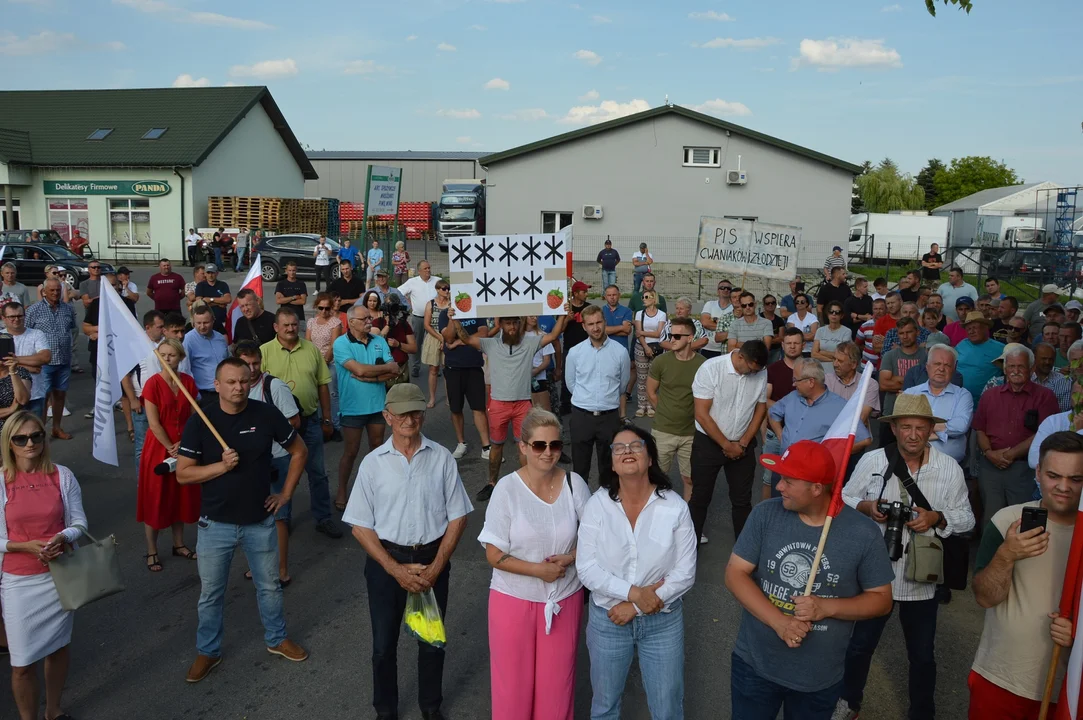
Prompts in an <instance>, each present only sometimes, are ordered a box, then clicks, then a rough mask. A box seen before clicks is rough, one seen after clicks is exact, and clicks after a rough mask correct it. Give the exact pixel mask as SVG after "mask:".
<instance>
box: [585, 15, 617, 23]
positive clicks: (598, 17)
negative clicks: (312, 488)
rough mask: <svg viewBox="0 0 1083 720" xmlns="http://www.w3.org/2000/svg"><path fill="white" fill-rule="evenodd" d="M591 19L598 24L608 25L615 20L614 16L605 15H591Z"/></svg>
mask: <svg viewBox="0 0 1083 720" xmlns="http://www.w3.org/2000/svg"><path fill="white" fill-rule="evenodd" d="M590 20H591V22H593V23H594V24H596V25H608V24H609V23H611V22H613V20H612V18H607V17H606V16H605V15H591V16H590Z"/></svg>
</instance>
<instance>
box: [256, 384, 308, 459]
mask: <svg viewBox="0 0 1083 720" xmlns="http://www.w3.org/2000/svg"><path fill="white" fill-rule="evenodd" d="M266 377H267V375H266V373H264V374H261V375H260V378H259V382H257V383H256V385H255V387H251V388H249V389H248V399H249V400H259V401H260V402H268V401H267V400H265V399H264V398H263V382H264V380H265V379H266ZM270 402H271V404H272V405H274V406H275V407H276V408H278V411H279V412H280V413H282V414H283V415H285V416H286V419H287V420H289V419H290V418H291V417H293V416H294V415H296V414H297V413H299V412H301V411H300V410H298V409H297V403H296V402H295V401H294V399H293V393H291V392H290V386H289V385H287V384H286V383H284V382H282V381H281V380H279V379H278V378H276V377H272V378H271V400H270ZM287 455H289V452H288V451H287V450H286V448H284V447H282V446H281V445H279V444H278V443H272V445H271V457H272V458H280V457H285V456H287Z"/></svg>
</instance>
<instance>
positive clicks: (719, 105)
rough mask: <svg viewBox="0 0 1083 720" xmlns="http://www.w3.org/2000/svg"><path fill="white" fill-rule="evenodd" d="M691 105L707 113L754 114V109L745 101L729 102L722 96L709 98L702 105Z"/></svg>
mask: <svg viewBox="0 0 1083 720" xmlns="http://www.w3.org/2000/svg"><path fill="white" fill-rule="evenodd" d="M690 107H691V109H692V110H695V111H696V112H701V113H705V114H707V115H720V116H723V117H726V116H730V117H734V116H736V117H741V116H744V115H751V114H752V111H751V110H749V109H748V106H747V105H745V104H744V103H739V102H729V101H727V100H722V99H721V98H715V99H714V100H708V101H707V102H705V103H703V104H702V105H692V106H690Z"/></svg>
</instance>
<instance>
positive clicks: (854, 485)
mask: <svg viewBox="0 0 1083 720" xmlns="http://www.w3.org/2000/svg"><path fill="white" fill-rule="evenodd" d="M887 472H888V463H887V454H886V453H885V452H884V451H883V450H874V451H872V452H867V453H865V454H864V455H863V456H862V457H861V459H860V460H859V461H858V463H857V467H855V468H854V474H853V475H852V476H851V477H850V481H849V482H848V483H846V485H845V486H843V488H842V499H843V502H845V503H846V504H847V505H849V506H850V507H852V508H855V509H856V508H857V504H858V503H860V502H863V501H865V500H873V501H875V500H877V499H878V498H881V497H882V498H883V499H884V500H888V501H891V500H902V493H901V491H900V485H901V483H900V481H899V480H898V479H897V478H896V477H895V475H890V476H889V477H888V479H887V482H886V483H885V482H884V476H885V474H887ZM915 481H916V482H917V485H918V487H919V488H921V493H922V494H923V495H924V496H925V499H926V500H928V501H929V503H930V504H931V505H932V509H933V510H936V511H938V512H941V513H943V514H944V520H945V522H946V526H945V528H944V529H943V530H938V531H936V532H937V534H938V535H939V536H940V537H947V536H948V535H957V534H959V533H964V532H967V531H968V530H971V529H972V528H973V527H974V513H973V511H972V510H971V509H970V499H969V497H968V496H967V489H966V480H965V479H964V478H963V470H962V468H960V467H959V463H957V462H955V460H953V459H952V458H950V457H949V456H947V455H945V454H944V453H942V452H940V451H939V450H937V449H936V448H934V447H930V448H929V459H928V461H927V462H926V463H925V464H924V465H922V466H921V467H920V468H919V469H918V472H917V477H916V478H915ZM881 488H882V489H881ZM907 495H908V496H909V493H907ZM908 500H909V502H908V504H912V503H913V498H908ZM877 525H878V526H879V528H880V532H883V531H884V529H885V525H884V524H883V523H877ZM923 534H924V535H927V536H929V537H932V536H933V530H926V531H925V532H924V533H923ZM907 535H909V531H907ZM908 541H909V537H906V538H904V542H908ZM891 566H892V570H894V571H895V579H894V580H893V581H892V582H891V596H892V597H893V598H894V599H895V600H903V601H907V600H909V601H917V600H929V599H930V598H932V597H933V596H934V595H935V594H936V588H937V586H936V584H935V583H919V582H914V581H913V580H907V579H906V554H905V553H904V554H903V556H902V557H901V558H899V559H898V560H896V561H895V562H893V563H892V564H891Z"/></svg>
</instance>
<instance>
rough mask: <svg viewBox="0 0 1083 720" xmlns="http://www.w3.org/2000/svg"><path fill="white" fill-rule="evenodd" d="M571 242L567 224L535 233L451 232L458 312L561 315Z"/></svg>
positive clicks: (460, 314)
mask: <svg viewBox="0 0 1083 720" xmlns="http://www.w3.org/2000/svg"><path fill="white" fill-rule="evenodd" d="M571 248H572V228H571V226H569V227H566V228H564V229H563V230H561V231H560V232H557V233H544V234H542V233H539V234H537V235H477V236H471V237H453V238H450V239H449V242H448V252H449V255H450V262H451V273H450V274H449V277H448V281H449V282H450V283H451V300H452V302H454V303H455V314H456V316H457V317H460V318H475V317H511V316H516V315H523V316H525V315H563V314H564V303H565V301H566V300H567V298H568V266H567V256H568V254H569V251H570V250H571Z"/></svg>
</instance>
